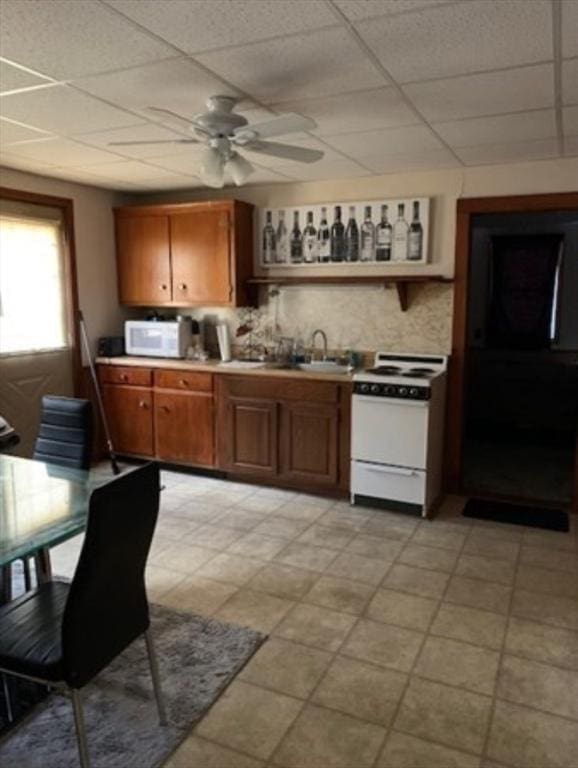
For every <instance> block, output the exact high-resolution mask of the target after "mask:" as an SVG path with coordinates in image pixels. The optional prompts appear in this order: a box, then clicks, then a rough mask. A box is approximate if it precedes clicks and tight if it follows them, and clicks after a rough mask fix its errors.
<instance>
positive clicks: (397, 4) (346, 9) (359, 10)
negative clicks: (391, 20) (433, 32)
mask: <svg viewBox="0 0 578 768" xmlns="http://www.w3.org/2000/svg"><path fill="white" fill-rule="evenodd" d="M445 2H447V0H335V4H336V5H337V7H338V8H339V10H340V11H341V12H342V13H343V14H344V15H345V16H346V17H347V18H348V19H349V20H350V21H361V19H370V18H373V17H374V16H385V15H390V14H392V13H407V12H411V11H420V10H424V9H426V8H431V7H433V6H435V5H441V4H442V3H445Z"/></svg>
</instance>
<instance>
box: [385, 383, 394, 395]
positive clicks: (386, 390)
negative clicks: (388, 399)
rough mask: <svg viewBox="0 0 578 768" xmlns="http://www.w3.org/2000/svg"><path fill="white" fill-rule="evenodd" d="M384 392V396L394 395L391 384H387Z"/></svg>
mask: <svg viewBox="0 0 578 768" xmlns="http://www.w3.org/2000/svg"><path fill="white" fill-rule="evenodd" d="M384 391H385V394H386V395H390V396H391V395H395V387H394V386H393V385H392V384H388V385H387V386H386V387H385V390H384Z"/></svg>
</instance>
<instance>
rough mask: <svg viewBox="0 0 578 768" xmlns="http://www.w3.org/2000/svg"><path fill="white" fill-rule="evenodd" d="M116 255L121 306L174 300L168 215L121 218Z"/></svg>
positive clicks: (118, 217) (119, 219)
mask: <svg viewBox="0 0 578 768" xmlns="http://www.w3.org/2000/svg"><path fill="white" fill-rule="evenodd" d="M116 254H117V266H118V295H119V301H120V302H121V304H133V305H143V304H144V305H153V306H154V305H156V304H163V303H166V302H169V301H171V298H172V293H171V262H170V252H169V219H168V216H117V218H116Z"/></svg>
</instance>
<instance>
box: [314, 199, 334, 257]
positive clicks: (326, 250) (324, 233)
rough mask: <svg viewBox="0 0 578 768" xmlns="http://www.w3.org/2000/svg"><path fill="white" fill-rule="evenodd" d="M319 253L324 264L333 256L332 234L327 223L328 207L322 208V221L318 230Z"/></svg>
mask: <svg viewBox="0 0 578 768" xmlns="http://www.w3.org/2000/svg"><path fill="white" fill-rule="evenodd" d="M317 255H318V258H319V261H320V262H321V263H323V264H326V263H327V262H328V261H329V260H330V258H331V234H330V232H329V225H328V224H327V208H322V209H321V221H320V222H319V229H318V230H317Z"/></svg>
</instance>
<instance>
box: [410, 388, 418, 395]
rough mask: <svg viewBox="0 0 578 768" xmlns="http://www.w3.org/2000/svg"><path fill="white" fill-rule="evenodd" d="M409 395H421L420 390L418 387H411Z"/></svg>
mask: <svg viewBox="0 0 578 768" xmlns="http://www.w3.org/2000/svg"><path fill="white" fill-rule="evenodd" d="M409 396H410V397H419V390H418V388H417V387H410V389H409Z"/></svg>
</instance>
